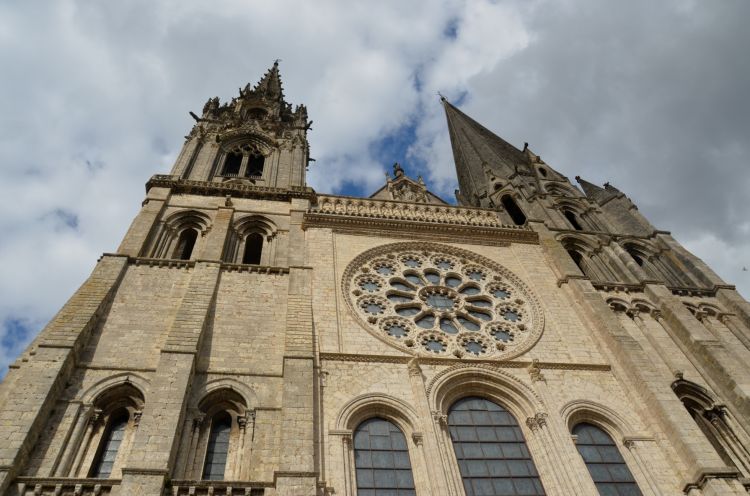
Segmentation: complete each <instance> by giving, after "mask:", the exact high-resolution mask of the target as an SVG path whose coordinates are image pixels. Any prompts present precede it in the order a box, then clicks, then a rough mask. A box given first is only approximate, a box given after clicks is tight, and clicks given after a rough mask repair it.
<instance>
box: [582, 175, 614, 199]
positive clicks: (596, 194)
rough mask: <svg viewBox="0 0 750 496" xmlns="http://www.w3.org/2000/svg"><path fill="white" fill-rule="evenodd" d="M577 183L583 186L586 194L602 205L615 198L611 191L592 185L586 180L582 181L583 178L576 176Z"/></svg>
mask: <svg viewBox="0 0 750 496" xmlns="http://www.w3.org/2000/svg"><path fill="white" fill-rule="evenodd" d="M576 181H577V182H578V184H580V185H581V189H582V190H583V192H584V194H585V195H586V196H587V197H589V198H591V199H592V200H594V201H595V202H597V203H599V204H602V203H604V202H606V201H607V200H609V199H610V198H612V197H613V196H615V195H614V194H613V193H612V192H611V191H608V190H607V189H605V188H602V187H600V186H597V185H596V184H593V183H590V182H588V181H586V180H585V179H582V178H581V176H576ZM605 186H606V185H605Z"/></svg>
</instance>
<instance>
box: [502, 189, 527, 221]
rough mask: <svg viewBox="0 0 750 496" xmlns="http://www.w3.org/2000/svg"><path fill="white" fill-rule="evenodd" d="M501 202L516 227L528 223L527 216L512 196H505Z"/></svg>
mask: <svg viewBox="0 0 750 496" xmlns="http://www.w3.org/2000/svg"><path fill="white" fill-rule="evenodd" d="M500 202H501V203H502V205H503V208H504V209H505V211H506V212H508V215H510V218H511V220H512V221H513V223H514V224H515V225H517V226H522V225H524V224H525V223H526V215H525V214H524V213H523V210H521V207H519V206H518V204H517V203H516V201H515V200H514V199H513V198H512V197H511V196H510V195H503V197H502V198H500Z"/></svg>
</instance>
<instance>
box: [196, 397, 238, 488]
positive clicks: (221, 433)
mask: <svg viewBox="0 0 750 496" xmlns="http://www.w3.org/2000/svg"><path fill="white" fill-rule="evenodd" d="M231 430H232V417H230V416H229V414H228V413H227V412H220V413H218V414H216V415H215V416H214V418H213V419H211V433H210V434H209V436H208V446H207V448H206V462H205V464H204V465H203V480H223V479H224V471H225V470H226V466H227V455H228V454H229V434H230V432H231Z"/></svg>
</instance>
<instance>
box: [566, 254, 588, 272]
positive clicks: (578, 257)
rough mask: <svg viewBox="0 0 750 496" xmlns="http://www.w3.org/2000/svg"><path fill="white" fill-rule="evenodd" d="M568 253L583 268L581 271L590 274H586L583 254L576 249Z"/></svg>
mask: <svg viewBox="0 0 750 496" xmlns="http://www.w3.org/2000/svg"><path fill="white" fill-rule="evenodd" d="M568 255H570V258H572V259H573V261H574V262H575V263H576V265H577V266H578V268H579V269H580V270H581V272H583V274H584V275H588V274H586V269H584V266H583V255H581V254H580V253H578V252H577V251H575V250H568Z"/></svg>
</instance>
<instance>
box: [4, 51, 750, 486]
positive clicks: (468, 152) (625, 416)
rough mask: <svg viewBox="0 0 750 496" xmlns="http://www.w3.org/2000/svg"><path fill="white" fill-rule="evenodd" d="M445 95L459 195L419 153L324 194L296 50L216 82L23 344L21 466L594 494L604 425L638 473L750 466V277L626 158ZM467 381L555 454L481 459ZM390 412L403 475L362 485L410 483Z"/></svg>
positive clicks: (473, 392)
mask: <svg viewBox="0 0 750 496" xmlns="http://www.w3.org/2000/svg"><path fill="white" fill-rule="evenodd" d="M443 104H444V106H445V110H446V115H447V118H448V126H449V130H450V135H451V141H452V145H453V150H454V154H455V160H456V168H457V173H458V177H459V183H460V187H461V190H460V192H457V196H458V199H459V206H451V205H449V204H447V203H446V202H444V201H443V200H441V199H440V198H438V197H437V196H435V195H434V194H433V193H431V192H430V191H429V190H428V189H427V187H426V185H425V184H424V182H423V181H422V180H421V178H420V179H417V180H412V179H410V178H408V177H407V176H406V175H405V174H404V171H403V169H401V167H400V166H397V167H395V168H394V172H395V177H390V176H389V177H388V178H387V180H386V184H385V185H384V186H383V188H381V189H380V190H378V191H377V192H376V193H375V194H373V196H372V197H371V198H369V199H365V198H350V197H341V196H332V195H318V194H316V193H315V191H313V190H312V189H310V188H309V187H307V186H306V183H305V171H306V167H307V164H308V160H309V156H308V144H307V140H306V132H307V130H308V129H309V123H308V121H307V114H306V110H305V108H304V107H302V106H300V107H297V108H296V109H292V107H291V105H289V104H287V103H286V102H285V100H284V96H283V91H282V88H281V81H280V77H279V72H278V67H277V65H274V66H273V67H272V68H271V69H270V70H269V71H268V73H267V74H266V75H264V77H263V78H262V79H261V81H260V82H259V83H258V84H257V85H256V86H255V87H250V86H249V85H248V86H247V87H245V88H244V89H243V90H241V93H240V96H239V97H237V98H234V99H233V100H232V101H231V102H229V103H227V104H224V105H221V104H220V102H219V100H218V98H214V99H211V100H209V101H208V102H207V103H206V106H205V108H204V110H203V113H202V115H201V116H197V115H196V116H194V117H195V119H196V121H197V122H196V125H195V127H194V128H193V130H192V131H191V133H190V134H189V136H188V137H187V141H186V143H185V145H184V147H183V151H182V153H181V154H180V155H179V157H178V158H177V161H176V163H175V165H174V168H173V170H172V172H171V174H170V175H159V176H154V177H152V178H151V180H150V181H149V182H148V184H147V195H146V199H145V201H144V203H143V207H142V209H141V211H140V213H139V214H138V215H137V216H136V218H135V219H134V221H133V223H132V225H131V226H130V229H129V230H128V231H127V234H126V236H125V238H124V240H123V242H122V244H121V245H120V247H119V249H118V250H117V252H116V253H108V254H104V255H103V256H102V257H101V259H100V260H99V262H98V264H97V266H96V268H95V269H94V271H93V273H92V274H91V276H90V277H89V279H88V280H87V281H86V282H85V283H84V284H83V285H82V286H81V288H80V289H79V290H78V291H77V292H76V293H75V294H74V295H73V296H72V297H71V299H70V300H69V301H68V303H67V304H66V305H65V306H64V307H63V308H62V309H61V310H60V312H59V313H58V314H57V315H56V316H55V317H54V318H53V319H52V320H51V321H50V323H49V324H48V325H47V326H46V327H45V328H44V330H43V331H42V332H41V333H40V334H39V336H38V337H37V338H36V339H35V341H34V342H33V343H32V344H31V346H30V347H29V348H28V349H27V350H26V351H25V352H24V353H23V354H22V355H21V356H20V357H19V358H18V360H17V361H16V362H15V363H14V364H13V365H12V366H11V368H10V371H9V373H8V375H7V377H6V378H5V381H4V382H3V384H2V387H1V389H0V494H3V495H9V496H19V495H23V496H31V495H80V496H83V495H121V496H125V495H127V496H131V495H149V496H160V495H172V496H182V495H219V494H221V495H229V496H232V495H253V496H260V495H265V496H274V495H278V496H297V495H310V496H312V495H321V496H323V495H333V494H336V495H351V496H354V495H356V494H360V496H361V495H374V494H419V495H422V496H425V495H446V496H447V495H450V496H463V495H464V494H505V493H502V492H500V489H497V488H498V487H500V486H501V485H503V484H506V486H505V487H508V486H507V484H510V487H511V488H512V487H515V488H516V490H517V491H519V492H517V494H527V493H522V492H521V491H522V490H524V488H526V489H528V488H531V490H532V491H534V487H536V491H537V492H539V490H540V488H542V487H543V490H544V492H545V493H546V494H549V495H596V494H598V493H597V486H596V485H595V484H594V482H593V479H592V475H591V473H590V472H589V469H588V468H587V465H586V463H585V462H584V458H582V456H581V455H580V454H579V449H583V448H582V447H585V446H584V445H586V442H585V441H584V440H583V439H582V438H581V436H583V434H582V433H581V432H582V431H580V430H579V429H580V427H581V426H593V427H592V428H593V429H598V431H597V432H602V433H604V434H603V436H604V437H603V438H602V439H610V440H611V443H612V444H611V445H609V446H608V447H607V450H609V451H608V453H610V454H612V453H618V452H619V458H617V457H616V458H617V459H618V460H620V461H618V462H617V463H619V464H620V465H618V466H619V467H620V468H619V470H620V472H619V474H620V476H622V478H621V482H622V484H620V485H619V486H618V487H620V488H621V490H622V491H626V490H628V491H631V492H628V493H627V494H643V495H651V496H656V495H679V494H688V495H690V496H699V495H705V496H719V495H741V494H747V489H748V488H749V487H750V479H749V478H748V477H750V436H749V434H750V432H749V430H748V425H750V369H749V368H748V363H750V304H748V302H747V301H745V300H744V299H742V298H741V297H740V296H739V294H738V293H737V292H736V291H735V290H734V288H733V287H732V286H730V285H727V284H726V283H724V282H723V281H722V280H721V279H720V278H719V277H718V276H716V274H714V273H713V272H712V271H711V270H710V269H709V268H708V267H707V266H706V265H705V264H704V263H703V262H702V261H701V260H699V259H698V258H696V257H695V256H693V255H692V254H691V253H689V252H687V251H686V250H685V249H684V248H683V247H681V246H680V245H679V244H678V243H677V242H676V241H675V240H674V239H673V238H672V237H671V236H670V234H669V233H668V232H665V231H660V230H657V229H655V228H654V227H653V226H651V224H650V223H649V222H648V221H647V220H646V219H645V218H644V217H643V216H642V215H640V213H639V212H638V210H637V208H636V207H635V205H633V203H632V202H631V201H630V200H629V199H628V198H627V197H626V196H625V195H624V194H623V193H622V192H620V191H619V190H617V189H616V188H614V187H613V186H611V185H605V186H604V187H598V186H595V185H593V184H591V183H589V182H587V181H585V180H582V179H579V183H580V186H581V188H582V190H583V193H582V192H581V190H579V189H577V188H575V187H574V186H572V185H571V184H570V182H569V181H568V180H567V178H565V177H564V176H562V175H561V174H560V173H558V172H556V171H555V170H553V169H552V168H550V167H549V166H548V165H547V164H546V163H544V162H543V161H542V160H541V158H540V157H539V156H537V155H535V154H534V153H533V152H531V150H530V149H529V148H528V147H525V148H524V149H523V150H518V149H516V148H515V147H513V146H512V145H510V144H508V143H506V142H504V141H503V140H502V139H501V138H499V137H497V136H495V135H494V134H493V133H491V132H490V131H489V130H487V129H486V128H484V127H482V126H481V125H480V124H478V123H476V122H475V121H473V120H472V119H471V118H469V117H468V116H466V115H465V114H463V113H462V112H461V111H460V110H458V109H457V108H455V107H453V106H452V105H451V104H450V103H448V102H444V103H443ZM470 398H476V399H477V401H475V403H476V404H480V403H481V401H485V400H486V401H485V402H484V403H482V404H485V405H486V404H490V405H495V406H494V407H493V406H491V409H492V408H495V410H492V411H491V412H490V413H493V412H501V413H502V412H504V413H502V414H501V416H503V415H504V417H502V418H504V419H506V420H505V421H506V422H508V424H507V425H509V426H510V427H503V428H502V429H506V430H505V431H503V432H511V430H512V431H513V432H516V433H520V434H517V436H519V437H517V438H516V441H515V442H516V446H521V445H523V446H525V448H523V450H526V451H525V452H526V453H527V454H528V456H527V458H528V459H529V460H531V461H529V462H528V463H531V464H533V467H535V470H536V471H537V472H538V476H536V475H534V474H533V473H526V474H514V475H515V477H512V476H509V475H508V474H507V473H506V474H503V473H500V472H498V473H494V474H482V473H479V472H477V473H472V472H471V471H472V470H474V469H475V468H476V467H478V466H479V465H476V463H479V462H481V461H482V456H479V457H478V458H477V457H475V458H477V460H479V461H478V462H476V463H475V461H472V460H471V459H470V458H471V457H470V456H469V455H468V454H467V452H465V451H459V449H463V448H457V446H458V437H460V436H462V435H464V434H462V432H463V431H461V430H460V429H462V427H456V426H457V425H464V424H460V422H459V420H457V419H458V418H459V415H458V413H457V410H456V408H457V406H456V405H459V404H461V402H462V401H464V403H466V401H473V400H469V399H470ZM480 400H481V401H480ZM487 401H489V402H492V403H487ZM471 415H475V414H474V413H472V414H471ZM476 415H479V414H476ZM493 415H494V413H493ZM498 415H500V414H498ZM466 418H477V417H466ZM492 418H495V417H492ZM372 419H380V420H378V422H380V423H379V424H377V425H378V426H381V427H382V426H383V425H390V426H391V427H390V429H391V432H395V433H396V434H398V433H399V432H400V434H398V435H396V438H398V439H401V440H402V441H398V442H399V443H402V447H401V448H398V449H399V450H401V451H400V453H402V455H403V453H406V454H407V458H406V459H407V460H408V463H406V465H402V466H400V468H399V470H400V472H399V474H400V475H399V477H402V478H401V479H399V481H400V482H399V484H401V486H400V487H401V489H393V490H391V492H388V491H386V490H380V491H379V490H377V489H372V490H370V489H366V487H367V486H368V484H369V483H368V480H367V478H368V477H370V475H368V474H370V472H372V473H374V474H375V480H376V481H377V483H373V484H374V485H377V484H381V485H385V486H388V485H389V484H395V483H394V482H393V480H395V479H393V480H390V479H389V477H395V476H394V475H393V474H394V473H395V469H394V470H393V471H391V472H382V473H380V472H378V471H377V470H372V469H369V468H367V467H366V465H367V462H366V460H369V458H366V457H365V455H367V457H369V456H370V453H369V452H367V453H365V451H367V450H366V449H365V448H363V445H362V444H361V439H364V438H362V433H363V432H364V431H363V430H362V429H363V426H364V425H367V424H366V423H367V422H371V421H372ZM457 422H459V423H458V424H457ZM477 422H478V421H477ZM373 425H374V424H373ZM493 425H494V424H493ZM378 428H380V427H378ZM373 429H375V427H373ZM478 429H479V430H477V431H476V432H480V431H481V429H482V428H481V427H480V428H478ZM497 429H500V427H498V428H497ZM508 429H510V430H508ZM372 432H374V431H372ZM467 432H468V431H467ZM472 432H473V431H472ZM497 432H500V431H497ZM576 433H578V434H576ZM373 435H374V434H373ZM466 435H468V434H466ZM483 435H484V434H483ZM497 435H498V436H499V435H500V434H497ZM399 436H400V437H399ZM607 436H608V437H607ZM396 438H393V439H396ZM484 441H487V440H486V439H485V440H484ZM484 441H483V442H484ZM373 442H374V441H373ZM394 442H396V441H394ZM487 443H489V441H487ZM490 445H492V446H501V445H502V446H506V445H504V444H502V443H499V442H498V443H495V444H492V443H489V444H484V445H481V446H484V448H485V449H489V448H488V447H491V446H490ZM373 446H374V445H373ZM475 446H478V445H475ZM368 449H369V448H368ZM372 449H375V448H372ZM394 449H395V448H394ZM466 449H468V448H466ZM502 449H503V450H506V449H510V448H509V447H508V446H506V447H504V448H502ZM582 452H583V451H582ZM384 453H386V455H388V456H391V455H390V454H389V453H390V452H384ZM402 455H399V456H402ZM373 456H374V455H373ZM393 456H396V455H393ZM503 456H506V457H507V456H510V455H506V454H505V451H503V455H502V456H501V455H497V454H496V455H494V458H493V459H492V460H494V461H491V463H490V462H487V463H488V464H487V465H486V466H487V467H501V466H505V465H502V463H505V462H503V461H502V460H501V459H502V457H503ZM612 456H614V455H612ZM488 457H489V458H492V457H490V455H487V452H486V451H485V458H487V459H489V458H488ZM386 458H387V457H386ZM388 459H393V460H395V458H388ZM467 460H468V461H467ZM498 460H500V461H498ZM610 461H612V460H610ZM482 463H484V462H482ZM524 463H527V462H524ZM623 463H624V465H623ZM493 464H494V465H493ZM386 465H387V463H386ZM482 466H484V465H482ZM507 466H508V467H510V466H511V465H507ZM513 466H515V465H513ZM524 466H529V465H524ZM624 466H626V467H627V470H626V471H625V474H626V475H627V476H623V472H622V470H623V469H622V467H624ZM594 468H596V467H594ZM493 470H494V469H493ZM376 472H377V473H376ZM408 474H411V475H408ZM595 476H596V477H599V476H598V475H595ZM597 480H598V482H599V487H600V490H601V491H602V492H601V494H616V493H607V492H606V491H607V487H611V486H606V485H605V484H604V483H603V482H602V480H601V478H598V479H597ZM627 481H631V482H627ZM412 484H413V489H409V487H411V486H412ZM472 484H474V485H472ZM488 484H490V485H489V486H488ZM492 484H494V486H492ZM534 484H536V486H534ZM636 486H637V488H638V489H635V487H636ZM488 487H489V488H490V489H487V488H488ZM493 487H494V488H495V489H492V488H493ZM358 488H359V490H358ZM398 491H400V492H398ZM483 491H484V492H483ZM638 491H639V492H638ZM532 494H533V492H532ZM620 494H626V492H621V493H620Z"/></svg>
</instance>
